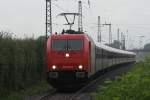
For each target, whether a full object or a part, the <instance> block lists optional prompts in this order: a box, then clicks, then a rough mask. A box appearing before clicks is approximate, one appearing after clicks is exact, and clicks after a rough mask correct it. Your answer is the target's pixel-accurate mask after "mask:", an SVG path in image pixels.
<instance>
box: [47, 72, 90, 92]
mask: <svg viewBox="0 0 150 100" xmlns="http://www.w3.org/2000/svg"><path fill="white" fill-rule="evenodd" d="M47 74H48V75H47V76H48V77H47V80H48V82H49V84H51V85H52V86H53V87H54V88H57V89H59V88H77V87H80V86H83V85H84V84H85V83H86V82H87V80H88V77H87V76H88V74H87V72H85V71H63V72H58V71H53V72H49V73H47Z"/></svg>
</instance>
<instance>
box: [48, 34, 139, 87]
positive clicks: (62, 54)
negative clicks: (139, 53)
mask: <svg viewBox="0 0 150 100" xmlns="http://www.w3.org/2000/svg"><path fill="white" fill-rule="evenodd" d="M46 56H47V80H48V82H49V84H51V85H52V86H53V87H54V88H57V89H59V88H71V87H75V86H79V85H81V84H84V83H86V82H87V80H89V79H90V78H91V77H92V76H94V75H95V74H97V73H100V72H102V71H104V70H105V69H108V68H111V67H112V66H114V65H119V64H124V63H130V62H135V57H136V54H135V53H133V52H129V51H125V50H121V49H116V48H112V47H110V46H107V45H104V44H102V43H99V42H96V41H94V40H93V39H92V38H91V37H90V36H89V35H87V34H84V33H74V32H71V33H67V32H66V33H63V34H53V35H51V36H49V38H48V40H47V53H46Z"/></svg>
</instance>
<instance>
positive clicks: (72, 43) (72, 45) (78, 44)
mask: <svg viewBox="0 0 150 100" xmlns="http://www.w3.org/2000/svg"><path fill="white" fill-rule="evenodd" d="M82 49H83V41H82V40H68V50H69V51H79V50H82Z"/></svg>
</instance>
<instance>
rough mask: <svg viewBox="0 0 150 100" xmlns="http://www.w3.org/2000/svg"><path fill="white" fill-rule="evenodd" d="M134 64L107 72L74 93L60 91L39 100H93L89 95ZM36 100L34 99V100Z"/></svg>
mask: <svg viewBox="0 0 150 100" xmlns="http://www.w3.org/2000/svg"><path fill="white" fill-rule="evenodd" d="M131 66H133V64H129V65H122V66H121V67H119V68H117V69H113V70H111V71H108V72H106V73H105V74H103V75H101V76H100V77H98V78H96V79H95V80H93V81H91V82H90V83H89V84H87V85H86V86H84V87H83V88H81V89H80V90H78V91H77V92H72V93H69V92H68V93H67V92H66V93H60V92H58V91H53V92H52V93H49V94H46V95H45V96H43V97H41V98H40V99H38V100H92V97H90V96H89V95H88V94H89V93H90V92H92V91H95V90H96V89H97V87H98V86H99V85H101V84H102V83H103V82H104V81H105V80H106V79H114V78H115V77H116V76H120V75H122V74H124V73H126V72H127V71H128V70H129V69H130V68H131ZM33 100H34V99H33Z"/></svg>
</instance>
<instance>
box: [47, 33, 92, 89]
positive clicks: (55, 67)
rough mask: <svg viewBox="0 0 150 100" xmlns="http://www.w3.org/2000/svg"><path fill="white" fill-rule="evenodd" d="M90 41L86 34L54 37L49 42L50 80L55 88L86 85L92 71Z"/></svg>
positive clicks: (48, 62)
mask: <svg viewBox="0 0 150 100" xmlns="http://www.w3.org/2000/svg"><path fill="white" fill-rule="evenodd" d="M89 48H90V40H89V38H88V36H87V35H85V34H63V35H52V36H50V38H49V39H48V42H47V64H48V69H47V71H48V80H49V82H50V83H51V84H52V86H54V87H59V86H60V87H63V86H64V87H67V86H70V85H71V86H72V85H73V84H76V85H77V84H79V83H84V82H83V81H86V80H87V78H88V75H89V74H88V72H90V71H91V56H90V52H91V51H90V49H89Z"/></svg>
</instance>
